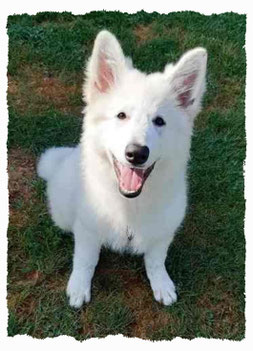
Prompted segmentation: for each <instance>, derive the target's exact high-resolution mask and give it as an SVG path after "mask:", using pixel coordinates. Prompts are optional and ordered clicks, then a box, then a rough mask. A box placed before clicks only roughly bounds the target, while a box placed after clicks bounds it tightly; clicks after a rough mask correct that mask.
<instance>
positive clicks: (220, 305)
mask: <svg viewBox="0 0 253 351" xmlns="http://www.w3.org/2000/svg"><path fill="white" fill-rule="evenodd" d="M196 305H197V306H198V308H199V309H200V310H201V311H202V313H201V324H202V326H206V328H207V329H208V328H211V333H212V334H213V336H216V337H217V336H219V337H221V338H227V335H229V336H230V338H233V337H234V338H236V336H237V335H240V334H243V333H244V330H243V326H244V313H243V312H242V311H241V310H240V306H239V301H238V298H237V297H236V296H234V294H233V291H229V290H228V289H227V287H226V286H225V282H224V280H223V279H222V278H221V277H213V278H210V279H209V283H208V289H207V290H206V292H205V293H204V294H203V295H202V296H201V297H200V298H199V299H198V300H197V303H196ZM210 315H211V316H212V317H211V322H212V324H211V325H210Z"/></svg>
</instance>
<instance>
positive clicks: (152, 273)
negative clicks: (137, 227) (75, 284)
mask: <svg viewBox="0 0 253 351" xmlns="http://www.w3.org/2000/svg"><path fill="white" fill-rule="evenodd" d="M167 247H168V245H166V244H165V247H164V243H156V244H154V245H153V246H152V247H149V248H148V250H147V251H146V252H145V254H144V261H145V267H146V272H147V276H148V278H149V281H150V284H151V288H152V290H153V294H154V297H155V299H156V301H158V302H161V303H163V304H164V305H167V306H169V305H171V304H172V303H174V302H175V301H176V300H177V295H176V289H175V285H174V283H173V281H172V280H171V279H170V277H169V275H168V273H167V271H166V268H165V259H166V255H167Z"/></svg>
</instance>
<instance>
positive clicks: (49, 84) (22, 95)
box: [8, 67, 83, 115]
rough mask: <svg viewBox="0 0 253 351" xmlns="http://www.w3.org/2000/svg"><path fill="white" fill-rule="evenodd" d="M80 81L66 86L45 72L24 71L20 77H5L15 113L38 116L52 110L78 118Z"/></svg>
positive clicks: (80, 93) (79, 111) (28, 69)
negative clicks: (49, 109)
mask: <svg viewBox="0 0 253 351" xmlns="http://www.w3.org/2000/svg"><path fill="white" fill-rule="evenodd" d="M81 96H82V82H81V80H80V79H76V82H75V83H73V84H65V83H63V82H62V81H61V80H60V79H59V78H58V77H52V76H50V74H48V73H47V72H44V73H43V72H41V71H38V70H34V69H31V68H29V67H26V68H24V71H23V72H22V77H21V78H19V79H17V78H14V77H11V76H9V77H8V101H9V105H10V106H12V107H14V108H15V109H16V110H17V112H18V113H21V114H24V113H27V112H29V113H37V114H38V113H41V112H43V111H46V110H48V108H52V107H53V108H55V109H57V110H59V111H61V112H63V113H73V114H77V115H81V111H82V108H83V105H82V103H81Z"/></svg>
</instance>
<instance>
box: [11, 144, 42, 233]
mask: <svg viewBox="0 0 253 351" xmlns="http://www.w3.org/2000/svg"><path fill="white" fill-rule="evenodd" d="M35 167H36V158H35V156H34V155H32V154H31V153H29V152H27V151H24V150H22V149H21V148H15V149H11V150H9V155H8V175H9V184H8V189H9V216H10V224H11V225H15V226H16V227H17V228H20V227H23V226H25V225H26V223H28V220H29V211H25V210H24V207H27V206H28V207H29V206H30V201H32V198H33V195H34V189H33V187H32V181H33V180H34V179H35ZM18 202H20V203H22V210H20V209H19V208H17V203H18Z"/></svg>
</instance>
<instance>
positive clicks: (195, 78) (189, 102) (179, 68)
mask: <svg viewBox="0 0 253 351" xmlns="http://www.w3.org/2000/svg"><path fill="white" fill-rule="evenodd" d="M206 63H207V52H206V50H205V49H203V48H196V49H193V50H190V51H188V52H187V53H186V54H184V55H183V56H182V57H181V59H180V60H179V62H178V63H177V64H176V65H175V66H173V67H172V66H168V67H167V68H166V69H165V74H166V72H167V74H168V77H169V83H170V94H171V95H172V96H174V98H175V99H176V102H177V105H178V106H180V107H181V108H182V109H184V110H185V112H186V113H187V114H188V115H189V116H190V117H191V118H192V119H193V118H194V117H195V116H196V115H197V113H198V112H199V110H200V108H201V100H202V97H203V94H204V92H205V76H206Z"/></svg>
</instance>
